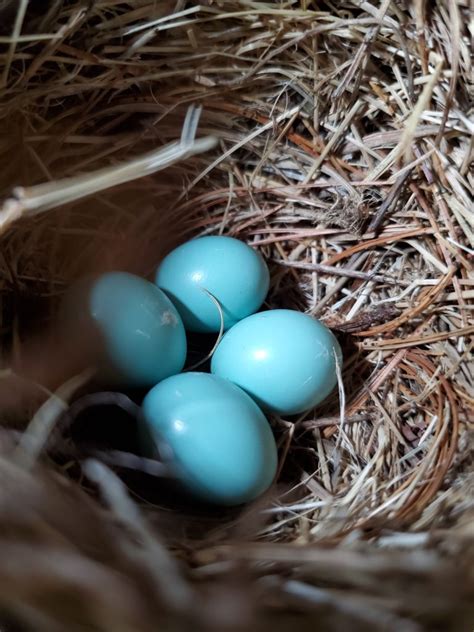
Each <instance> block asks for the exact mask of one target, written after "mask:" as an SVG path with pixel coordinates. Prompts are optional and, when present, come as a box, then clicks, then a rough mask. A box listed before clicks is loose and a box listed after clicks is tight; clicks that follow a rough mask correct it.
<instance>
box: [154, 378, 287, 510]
mask: <svg viewBox="0 0 474 632" xmlns="http://www.w3.org/2000/svg"><path fill="white" fill-rule="evenodd" d="M142 411H143V419H144V423H145V430H146V433H145V434H148V435H149V436H151V437H153V438H154V440H155V443H156V445H157V446H158V449H159V452H160V456H161V458H162V459H163V461H164V462H166V463H168V464H170V465H171V467H172V469H173V470H174V472H175V474H176V475H177V477H178V479H179V480H180V481H181V482H182V484H183V485H184V486H185V487H186V488H187V489H188V490H189V491H190V492H192V493H193V494H195V495H196V496H197V497H199V498H200V499H202V500H205V501H207V502H212V503H216V504H221V505H239V504H241V503H246V502H249V501H251V500H253V499H254V498H256V497H257V496H259V495H260V494H262V493H263V492H264V491H265V490H266V489H268V487H269V486H270V485H271V484H272V481H273V479H274V477H275V473H276V468H277V449H276V445H275V439H274V438H273V434H272V431H271V428H270V425H269V424H268V421H267V420H266V418H265V416H264V414H263V413H262V411H261V410H260V408H259V407H258V406H257V404H256V403H255V402H254V401H253V400H252V399H251V398H250V397H249V396H248V395H247V394H246V393H244V391H242V390H241V389H240V388H238V387H237V386H235V385H234V384H232V383H231V382H229V381H227V380H224V379H222V378H220V377H216V376H215V375H210V374H208V373H191V372H190V373H182V374H181V375H175V376H173V377H170V378H168V379H166V380H164V381H163V382H161V383H160V384H158V385H157V386H155V387H154V388H153V389H152V390H151V391H150V392H149V393H148V395H147V396H146V397H145V399H144V401H143V406H142Z"/></svg>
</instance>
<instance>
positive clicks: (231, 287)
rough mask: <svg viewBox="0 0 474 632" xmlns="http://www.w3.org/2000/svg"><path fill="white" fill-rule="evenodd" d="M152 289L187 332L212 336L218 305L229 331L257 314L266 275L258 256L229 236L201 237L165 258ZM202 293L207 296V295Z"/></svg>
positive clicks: (217, 321)
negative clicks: (173, 309) (165, 300)
mask: <svg viewBox="0 0 474 632" xmlns="http://www.w3.org/2000/svg"><path fill="white" fill-rule="evenodd" d="M156 284H157V285H158V287H160V288H161V289H162V290H164V291H165V292H166V293H167V294H168V296H169V297H170V298H171V300H172V301H173V303H174V304H175V305H176V307H177V309H178V311H179V313H180V314H181V317H182V319H183V322H184V326H185V328H186V329H188V330H189V331H195V332H217V331H219V328H220V324H221V318H220V314H219V310H218V308H217V307H216V304H215V302H214V301H213V300H212V298H211V297H210V296H209V294H207V292H210V293H211V294H212V295H213V296H214V297H215V298H216V299H217V300H218V301H219V303H220V305H221V308H222V311H223V316H224V327H225V329H228V328H229V327H231V326H232V325H233V324H235V323H236V322H238V321H239V320H242V318H245V317H246V316H249V315H250V314H253V313H254V312H256V311H257V310H258V309H259V307H260V306H261V305H262V303H263V301H264V300H265V297H266V295H267V292H268V287H269V284H270V275H269V272H268V268H267V266H266V264H265V262H264V260H263V259H262V257H261V256H260V255H259V253H258V252H256V251H255V250H253V249H252V248H250V246H248V245H247V244H245V243H244V242H243V241H239V240H238V239H233V238H232V237H217V236H211V237H201V238H199V239H193V240H191V241H188V242H187V243H185V244H183V245H181V246H179V247H178V248H176V249H175V250H173V251H172V252H171V253H170V254H169V255H167V256H166V257H165V258H164V259H163V261H162V263H161V264H160V266H159V268H158V270H157V272H156ZM206 290H207V292H206Z"/></svg>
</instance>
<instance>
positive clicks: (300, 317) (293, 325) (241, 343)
mask: <svg viewBox="0 0 474 632" xmlns="http://www.w3.org/2000/svg"><path fill="white" fill-rule="evenodd" d="M336 362H337V363H339V365H340V364H342V353H341V349H340V346H339V343H338V341H337V340H336V338H335V337H334V335H333V334H332V333H331V331H330V330H329V329H328V328H327V327H326V326H325V325H323V324H322V323H321V322H319V321H318V320H316V319H314V318H312V317H311V316H308V315H307V314H303V313H301V312H297V311H293V310H288V309H275V310H271V311H266V312H261V313H259V314H254V315H252V316H249V317H248V318H245V319H244V320H241V321H240V322H239V323H237V324H236V325H235V326H234V327H232V329H230V330H229V331H228V332H227V333H226V334H225V336H224V337H223V338H222V340H221V342H220V344H219V346H218V347H217V349H216V351H215V353H214V356H213V358H212V363H211V371H212V373H214V374H215V375H219V376H220V377H224V378H226V379H228V380H230V381H232V382H234V383H235V384H237V385H238V386H240V387H241V388H243V389H244V390H245V391H246V392H247V393H249V394H250V395H251V396H252V397H253V398H254V399H255V401H256V402H257V403H258V404H259V405H260V406H261V407H262V408H263V409H264V410H269V411H272V412H276V413H279V414H285V415H293V414H297V413H301V412H303V411H305V410H308V409H310V408H312V407H313V406H316V405H317V404H319V403H321V402H322V401H323V400H324V399H325V398H326V397H327V396H328V395H329V394H330V393H331V391H332V390H333V388H334V387H335V386H336V384H337V374H336Z"/></svg>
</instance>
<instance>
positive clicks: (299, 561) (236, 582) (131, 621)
mask: <svg viewBox="0 0 474 632" xmlns="http://www.w3.org/2000/svg"><path fill="white" fill-rule="evenodd" d="M467 24H468V3H467V2H463V1H462V0H453V1H452V2H445V1H443V0H436V1H434V2H430V3H424V2H403V1H394V0H383V1H381V2H379V3H375V4H371V3H369V2H363V1H359V0H357V1H356V0H348V1H347V2H343V3H340V2H336V3H332V2H329V1H323V2H311V1H309V0H308V1H306V0H302V1H301V2H279V3H276V2H252V1H250V0H245V1H244V0H241V1H229V2H224V1H219V0H216V1H213V0H208V1H206V2H202V4H201V5H194V4H193V3H188V2H184V1H183V0H172V1H169V0H166V1H165V0H163V1H162V2H155V1H154V0H137V1H135V2H122V1H120V0H100V1H98V2H86V1H85V0H55V1H51V2H48V3H44V2H43V3H41V2H36V1H33V0H30V1H28V0H19V1H18V2H14V1H9V0H6V1H5V0H4V2H0V58H1V62H2V63H1V68H0V70H1V76H0V84H1V86H2V90H1V93H0V130H1V136H0V155H1V161H2V172H1V175H0V194H1V195H2V206H1V209H2V210H1V212H0V238H1V256H0V270H1V276H0V283H1V292H2V294H1V295H2V303H1V312H0V314H1V332H2V357H3V369H2V374H1V376H0V410H1V411H2V417H1V422H0V450H1V451H0V471H1V481H2V483H1V491H0V559H1V564H0V588H1V590H0V629H1V630H2V632H8V631H10V630H11V631H13V630H35V631H36V630H47V631H48V632H55V631H56V630H57V631H58V632H60V631H63V630H70V631H75V630H78V631H80V630H86V629H87V630H89V629H90V630H92V629H94V630H104V631H105V630H106V631H109V630H110V631H113V632H117V631H123V632H129V631H130V632H132V631H139V630H140V631H141V630H143V631H148V630H150V631H151V630H156V629H157V628H158V627H159V628H160V629H166V630H181V629H189V626H190V625H195V626H196V627H197V628H198V629H205V630H213V629H216V630H227V629H229V630H234V629H236V630H237V629H244V628H247V629H249V628H250V629H252V630H260V629H262V630H266V629H269V628H270V626H272V628H273V629H274V630H276V631H278V630H288V629H291V627H292V626H299V629H301V630H306V629H308V630H309V629H312V630H314V629H322V630H323V629H324V630H325V629H328V630H347V629H351V630H359V629H360V630H368V629H369V630H393V631H395V630H396V631H397V632H399V631H401V630H402V631H405V630H406V631H408V632H412V631H413V632H417V631H422V630H431V629H433V630H435V629H436V630H441V629H442V630H456V631H459V630H464V629H466V630H470V629H472V627H471V626H470V622H471V623H472V620H473V611H472V603H473V601H474V599H473V597H474V581H473V575H472V562H473V560H474V533H473V530H472V523H470V520H471V519H472V516H473V508H472V499H473V487H474V478H473V474H472V458H471V457H472V455H471V454H470V451H469V411H470V410H472V405H473V379H472V364H471V367H470V366H469V363H470V361H472V356H471V353H472V346H473V339H472V334H473V333H474V326H473V321H472V309H473V298H474V289H472V288H473V282H474V281H473V276H472V254H473V250H472V248H473V247H474V222H473V215H472V198H471V195H472V187H473V180H472V173H471V172H470V170H469V169H470V164H471V163H470V161H471V158H472V154H471V152H472V136H471V135H472V129H473V128H472V121H470V120H469V114H470V112H469V93H468V79H469V76H470V72H471V67H470V49H469V40H468V30H467ZM204 234H226V235H231V236H235V237H238V238H240V239H242V240H245V241H246V242H247V243H249V244H251V245H252V246H254V247H255V248H257V249H259V250H260V251H261V253H262V254H263V256H264V257H265V259H266V261H267V262H268V264H269V266H270V269H271V275H272V285H271V290H270V294H269V296H268V298H267V303H266V305H267V306H268V307H270V308H273V307H291V308H295V309H298V310H301V311H304V312H306V313H308V314H311V315H313V316H315V317H317V318H319V319H321V320H322V321H323V322H324V323H325V324H326V325H328V326H329V327H330V328H331V329H332V330H333V331H334V333H335V334H336V335H337V337H338V339H339V340H340V342H341V345H342V348H343V351H344V366H343V367H342V371H341V375H340V376H339V378H340V379H339V389H338V392H336V393H335V394H334V395H333V396H332V397H331V398H330V399H329V400H327V401H326V402H325V403H324V404H323V405H322V406H320V407H318V408H317V409H315V410H312V411H310V412H309V413H308V414H306V415H303V416H301V417H299V418H280V417H276V416H274V417H272V418H271V420H270V421H271V423H272V427H273V429H274V432H275V436H276V437H277V441H278V446H279V456H280V462H279V475H278V480H277V482H276V485H275V486H274V488H273V489H272V490H271V493H270V494H269V495H268V496H267V497H265V498H262V499H260V500H259V501H258V502H256V503H255V504H254V505H251V506H248V507H245V508H244V509H243V510H240V511H236V512H227V511H226V512H218V511H216V510H215V509H214V510H212V509H206V508H198V507H192V506H182V505H180V506H176V504H173V502H172V500H170V499H169V498H167V499H163V498H162V497H161V496H160V493H159V492H160V490H159V487H160V485H161V483H160V481H159V480H158V479H154V477H153V475H152V473H151V474H150V471H149V464H147V463H145V461H143V460H142V459H141V458H140V456H139V455H138V454H133V453H132V452H130V451H129V450H127V449H120V450H118V449H117V446H116V445H111V446H109V447H107V448H104V449H101V450H97V449H92V448H91V445H90V441H89V443H87V445H86V444H85V443H84V441H83V438H84V437H83V435H81V433H80V432H79V433H76V434H74V433H71V432H70V428H69V429H67V428H66V429H64V428H63V426H62V424H61V415H62V413H63V412H64V409H65V408H66V407H67V405H68V403H69V402H71V401H73V400H74V398H75V397H77V395H78V394H79V393H80V392H82V391H83V390H84V389H86V390H87V380H88V374H87V373H84V370H83V369H84V367H83V366H82V365H81V356H80V353H77V351H78V350H77V348H75V347H74V344H73V343H71V341H68V342H64V341H63V343H62V344H61V345H58V343H57V340H56V339H55V326H54V322H55V320H54V314H55V310H56V307H57V302H58V299H60V297H61V295H62V294H63V292H64V290H65V289H66V288H67V287H68V286H69V284H70V283H71V282H72V281H73V280H75V279H77V278H79V277H81V276H84V275H87V274H91V273H96V272H98V271H102V270H107V269H126V270H130V271H132V272H136V273H139V274H141V275H143V276H148V275H150V274H151V272H152V271H153V269H154V267H155V266H156V263H157V262H158V261H159V259H160V258H161V257H162V256H163V255H164V254H165V253H166V252H167V251H168V250H169V249H170V248H171V247H173V245H175V244H177V243H179V242H180V241H182V240H183V239H185V238H189V237H190V236H193V235H204ZM70 343H71V344H70ZM210 345H211V346H212V341H211V342H210ZM100 423H101V422H100V420H97V424H99V425H100ZM109 430H110V434H113V433H114V428H113V427H112V426H110V425H109ZM88 439H89V440H90V436H89V437H88ZM112 443H113V442H112ZM122 447H123V446H122ZM147 468H148V469H147ZM157 488H158V489H157Z"/></svg>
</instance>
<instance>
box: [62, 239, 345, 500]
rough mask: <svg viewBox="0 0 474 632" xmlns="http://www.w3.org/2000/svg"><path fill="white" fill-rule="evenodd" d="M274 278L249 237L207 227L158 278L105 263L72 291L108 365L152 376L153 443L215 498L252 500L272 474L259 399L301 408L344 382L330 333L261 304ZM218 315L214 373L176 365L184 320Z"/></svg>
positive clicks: (148, 403)
mask: <svg viewBox="0 0 474 632" xmlns="http://www.w3.org/2000/svg"><path fill="white" fill-rule="evenodd" d="M268 288H269V272H268V268H267V266H266V264H265V262H264V260H263V259H262V257H261V256H260V255H259V254H258V253H257V252H255V251H254V250H253V249H252V248H250V247H249V246H248V245H247V244H245V243H243V242H241V241H239V240H237V239H233V238H230V237H202V238H199V239H194V240H192V241H189V242H187V243H185V244H183V245H181V246H179V247H178V248H176V249H175V250H173V251H172V252H171V253H170V254H169V255H167V257H165V259H164V260H163V261H162V263H161V264H160V266H159V267H158V269H157V271H156V275H155V283H151V282H149V281H147V280H145V279H142V278H140V277H138V276H135V275H133V274H129V273H127V272H109V273H106V274H103V275H101V276H100V277H98V278H96V279H93V280H91V281H88V282H87V283H83V284H82V286H81V289H80V291H78V290H75V291H73V292H72V294H71V295H70V297H69V298H68V299H67V300H66V302H65V304H66V306H67V307H68V309H66V310H65V312H66V313H68V317H67V318H66V321H67V323H68V326H69V327H71V325H72V326H74V322H76V324H77V325H79V324H81V326H83V325H84V323H85V324H86V327H85V329H86V330H87V331H88V332H89V333H90V336H93V337H94V340H96V341H97V345H96V356H97V366H98V368H99V373H100V376H101V377H103V378H104V379H105V380H108V381H110V382H115V383H119V384H120V385H123V386H129V387H146V388H151V390H150V391H149V393H148V395H147V396H146V397H145V399H144V401H143V406H142V415H141V428H142V430H143V429H144V432H143V433H142V434H143V436H146V437H147V440H146V443H147V444H148V445H147V446H145V448H146V449H147V450H148V451H149V448H150V446H151V447H153V446H155V447H156V448H157V449H158V451H159V454H160V457H161V458H162V459H163V460H166V461H167V463H168V464H169V466H170V467H171V469H172V470H173V471H174V473H175V475H176V476H177V478H178V479H179V480H180V481H181V483H182V484H183V485H184V486H185V487H186V488H187V489H188V490H189V491H190V492H192V493H193V494H194V495H196V496H197V497H199V498H201V499H204V500H206V501H209V502H214V503H219V504H222V505H235V504H240V503H243V502H249V501H251V500H253V499H254V498H256V497H257V496H259V495H260V494H261V493H263V492H264V491H265V490H266V489H267V488H268V487H269V486H270V485H271V483H272V481H273V478H274V476H275V472H276V467H277V450H276V445H275V440H274V438H273V435H272V432H271V428H270V426H269V424H268V422H267V420H266V418H265V415H264V413H263V412H262V410H264V411H268V412H272V413H278V414H281V415H294V414H299V413H302V412H304V411H306V410H309V409H310V408H312V407H314V406H316V405H317V404H319V403H321V402H322V401H323V400H324V399H325V398H326V397H327V396H328V395H329V394H330V392H331V391H332V390H333V389H334V387H335V386H336V384H337V367H338V365H340V364H341V363H342V354H341V349H340V346H339V343H338V342H337V340H336V338H335V337H334V335H333V334H332V333H331V331H330V330H329V329H328V328H327V327H325V326H324V325H323V324H322V323H320V322H319V321H317V320H315V319H314V318H312V317H310V316H308V315H306V314H303V313H300V312H297V311H294V310H287V309H275V310H271V311H263V312H260V313H255V312H257V310H258V309H259V308H260V307H261V305H262V304H263V302H264V300H265V297H266V294H267V292H268ZM71 296H72V300H71ZM216 302H217V303H218V304H219V306H220V309H219V308H218V307H217V305H216ZM222 318H223V324H224V329H226V330H227V332H226V333H225V335H224V337H223V338H222V340H221V341H220V343H219V345H218V347H217V349H216V351H215V353H214V355H213V358H212V362H211V374H205V373H183V374H179V373H180V372H181V371H182V370H183V367H184V364H185V360H186V334H185V329H187V330H188V331H192V332H201V333H209V332H218V331H219V330H220V327H221V320H222ZM74 319H75V320H74ZM177 374H179V375H177Z"/></svg>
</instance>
